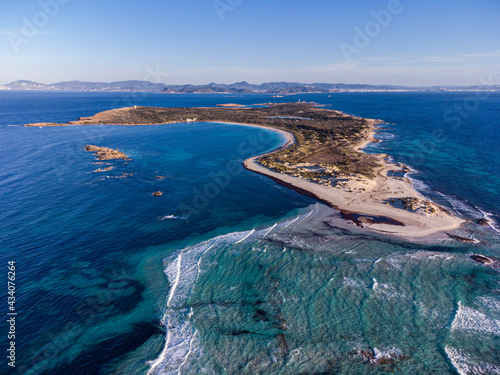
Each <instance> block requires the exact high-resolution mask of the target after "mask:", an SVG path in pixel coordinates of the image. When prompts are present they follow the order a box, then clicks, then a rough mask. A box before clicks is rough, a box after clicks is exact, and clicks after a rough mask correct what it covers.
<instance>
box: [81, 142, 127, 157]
mask: <svg viewBox="0 0 500 375" xmlns="http://www.w3.org/2000/svg"><path fill="white" fill-rule="evenodd" d="M85 151H89V152H93V153H94V155H96V157H97V159H98V160H114V159H125V160H127V155H125V154H124V153H123V152H121V151H120V150H113V149H112V148H109V147H99V146H94V145H87V146H85Z"/></svg>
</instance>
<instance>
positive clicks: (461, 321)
mask: <svg viewBox="0 0 500 375" xmlns="http://www.w3.org/2000/svg"><path fill="white" fill-rule="evenodd" d="M451 329H452V330H453V331H473V332H481V333H489V334H493V335H495V336H500V321H499V320H495V319H492V318H490V317H489V316H487V315H486V314H483V313H482V312H480V311H478V310H475V309H473V308H471V307H467V306H464V305H463V304H462V302H461V301H459V302H458V309H457V312H456V313H455V318H454V319H453V322H452V323H451Z"/></svg>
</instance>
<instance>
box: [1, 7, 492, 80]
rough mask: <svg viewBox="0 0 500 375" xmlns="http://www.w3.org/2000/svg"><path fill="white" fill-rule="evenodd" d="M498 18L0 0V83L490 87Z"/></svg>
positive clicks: (455, 12)
mask: <svg viewBox="0 0 500 375" xmlns="http://www.w3.org/2000/svg"><path fill="white" fill-rule="evenodd" d="M499 20H500V1H498V0H477V1H471V0H440V1H436V0H383V1H379V0H314V1H311V0H309V1H307V0H143V1H137V0H107V1H102V0H99V1H98V0H36V1H35V0H23V1H19V0H2V1H1V2H0V84H5V83H9V82H11V81H15V80H19V79H26V80H32V81H36V82H41V83H54V82H60V81H69V80H81V81H103V82H111V81H119V80H132V79H137V80H147V81H151V82H155V83H165V84H187V83H191V84H206V83H210V82H217V83H233V82H237V81H248V82H250V83H262V82H270V81H293V82H302V83H314V82H325V83H350V84H352V83H366V84H393V85H411V86H427V85H478V84H482V83H484V82H485V81H488V77H490V82H492V80H491V77H496V78H494V79H493V82H495V83H500V82H499V81H500V38H499V35H500V22H499Z"/></svg>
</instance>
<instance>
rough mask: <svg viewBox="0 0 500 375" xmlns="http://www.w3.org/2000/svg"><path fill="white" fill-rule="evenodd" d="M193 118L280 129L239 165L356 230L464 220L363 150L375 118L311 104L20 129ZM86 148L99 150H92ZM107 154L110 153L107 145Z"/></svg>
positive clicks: (429, 227)
mask: <svg viewBox="0 0 500 375" xmlns="http://www.w3.org/2000/svg"><path fill="white" fill-rule="evenodd" d="M193 119H196V121H199V122H217V123H230V124H231V123H232V124H241V125H247V126H258V127H264V128H269V129H271V130H274V131H277V132H280V133H281V134H283V136H284V137H286V139H287V142H286V144H285V145H284V146H283V147H281V148H279V149H278V150H275V151H272V152H269V153H266V154H263V155H258V156H254V157H251V158H249V159H247V160H245V161H244V163H243V165H244V167H245V168H246V169H248V170H250V171H253V172H256V173H259V174H262V175H265V176H267V177H269V178H271V179H273V180H274V181H276V182H277V183H279V184H282V185H284V186H287V187H289V188H292V189H295V190H296V191H298V192H300V193H302V194H306V195H309V196H311V197H314V198H316V199H319V200H321V201H323V202H325V203H326V204H328V205H330V206H332V207H334V208H336V209H338V210H340V211H341V213H342V215H343V216H344V218H345V219H346V220H350V221H352V222H354V223H355V224H356V225H358V226H360V227H365V228H370V229H372V230H375V231H378V232H383V233H387V234H392V235H397V236H403V237H424V236H428V235H430V234H433V233H436V232H443V233H444V231H450V230H453V229H457V228H458V227H460V225H461V224H462V223H463V222H464V220H462V219H460V218H458V217H456V216H453V215H452V214H450V212H448V211H447V210H446V209H444V208H442V207H441V206H439V205H437V204H435V203H434V202H431V201H430V200H428V199H427V198H426V197H424V196H423V195H422V194H420V193H419V192H418V191H416V190H415V189H414V187H413V186H412V183H411V181H410V180H409V179H408V178H406V177H405V176H404V173H405V172H406V171H408V167H407V166H405V165H403V164H396V163H392V162H390V161H389V157H388V156H387V155H385V154H368V153H365V152H363V148H364V147H365V146H366V145H367V144H368V143H370V142H376V139H375V138H374V134H375V132H376V131H377V125H379V124H381V123H383V122H382V121H381V120H374V119H365V118H361V117H356V116H351V115H347V114H345V113H343V112H341V111H336V110H332V109H326V108H322V107H321V106H319V105H317V104H315V103H304V102H302V103H284V104H273V103H264V104H262V105H260V106H254V107H251V108H249V107H233V106H230V107H227V106H217V107H201V108H163V107H161V108H160V107H138V106H134V107H127V108H120V109H113V110H109V111H104V112H100V113H98V114H96V115H94V116H91V117H83V118H80V119H78V120H76V121H70V122H68V123H65V124H56V123H35V124H29V125H27V126H38V127H40V126H41V127H43V126H66V125H108V124H113V125H161V124H169V123H182V122H192V121H193ZM87 147H89V146H87ZM91 147H97V146H91ZM88 151H95V152H99V150H98V149H94V148H92V149H89V150H88ZM101 151H102V150H101ZM114 151H118V150H114ZM108 154H109V155H113V153H111V154H110V152H109V151H107V150H106V152H105V155H108ZM98 155H99V154H98ZM117 155H118V154H117ZM121 157H124V158H126V156H125V155H123V156H121ZM121 157H120V158H121ZM98 158H99V156H98ZM100 160H107V159H100Z"/></svg>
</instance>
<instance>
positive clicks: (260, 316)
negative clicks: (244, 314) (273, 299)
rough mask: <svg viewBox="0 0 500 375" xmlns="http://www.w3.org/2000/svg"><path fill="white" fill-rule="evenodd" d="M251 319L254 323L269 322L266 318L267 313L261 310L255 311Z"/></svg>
mask: <svg viewBox="0 0 500 375" xmlns="http://www.w3.org/2000/svg"><path fill="white" fill-rule="evenodd" d="M253 318H254V320H255V321H256V322H268V321H269V318H268V317H267V313H266V312H265V311H264V310H261V309H257V310H255V314H253Z"/></svg>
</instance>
